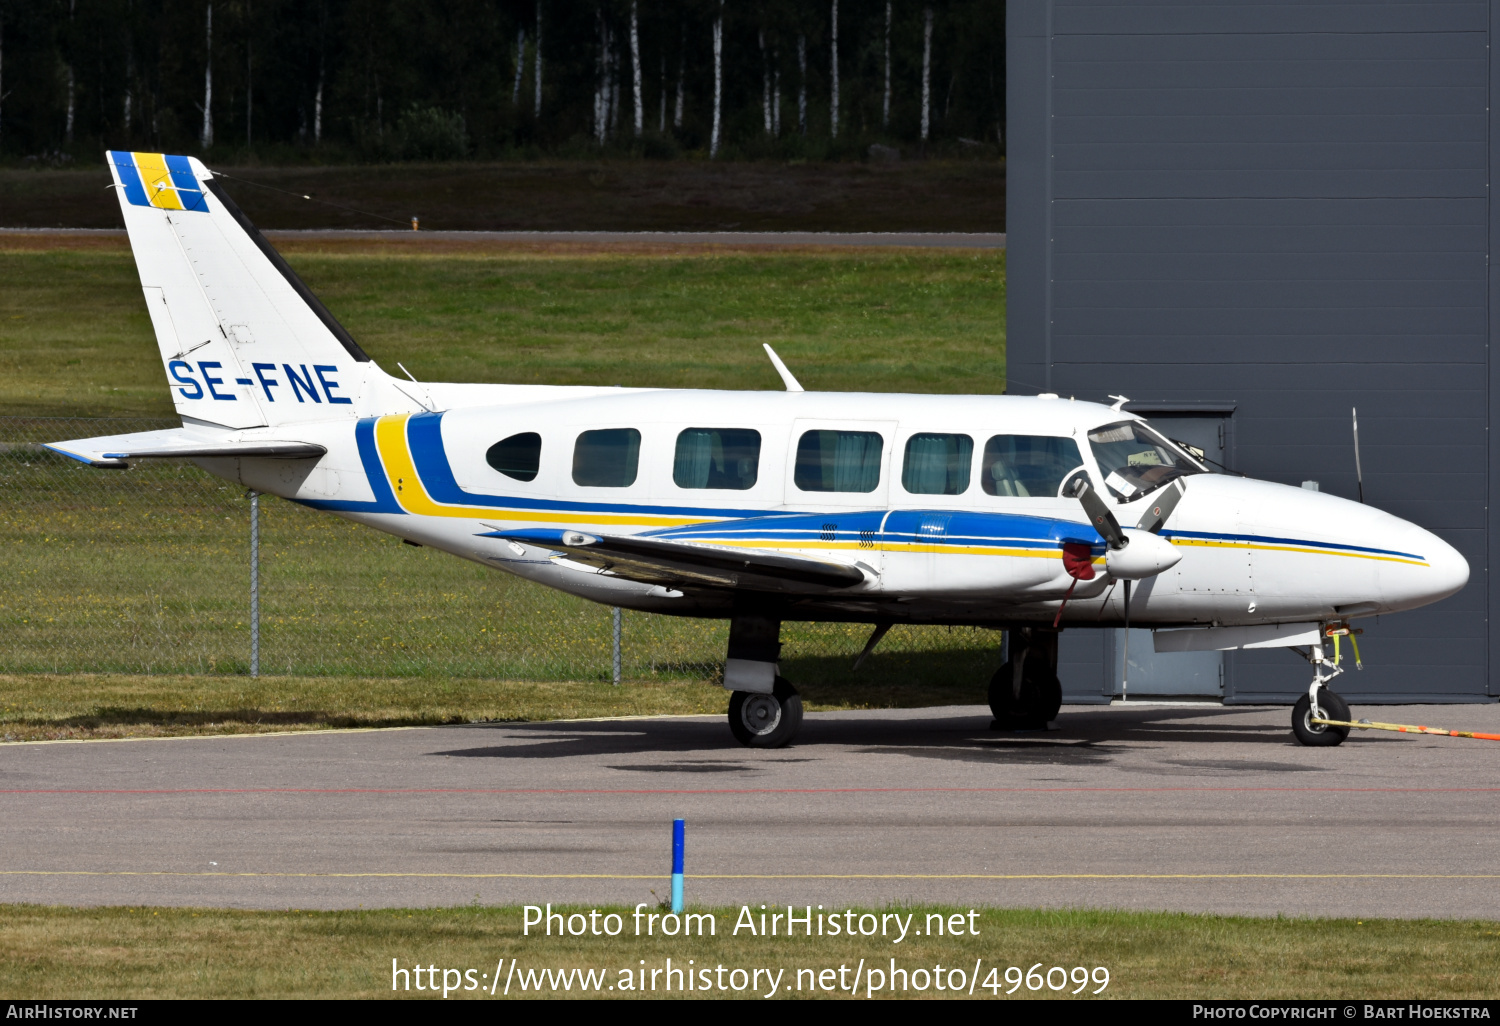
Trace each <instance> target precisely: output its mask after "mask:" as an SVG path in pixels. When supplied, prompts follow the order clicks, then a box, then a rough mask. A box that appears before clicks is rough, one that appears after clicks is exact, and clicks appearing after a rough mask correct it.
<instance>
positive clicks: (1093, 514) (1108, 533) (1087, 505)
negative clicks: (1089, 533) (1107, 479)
mask: <svg viewBox="0 0 1500 1026" xmlns="http://www.w3.org/2000/svg"><path fill="white" fill-rule="evenodd" d="M1073 497H1074V498H1075V499H1077V500H1078V501H1079V503H1081V504H1082V505H1083V511H1084V513H1086V514H1088V518H1089V523H1091V524H1093V525H1094V530H1096V531H1098V532H1099V534H1100V535H1101V536H1102V537H1103V538H1104V542H1105V544H1106V545H1108V546H1109V547H1110V548H1112V549H1123V548H1124V547H1125V546H1126V545H1128V544H1129V543H1130V539H1128V538H1126V537H1125V532H1124V531H1122V530H1120V522H1119V521H1118V520H1116V519H1115V515H1114V514H1113V513H1111V512H1110V511H1109V507H1108V506H1107V505H1105V503H1104V500H1103V499H1101V498H1099V493H1098V492H1096V491H1094V488H1093V486H1092V485H1090V484H1089V483H1088V481H1087V480H1086V479H1085V478H1083V477H1079V479H1078V483H1077V484H1076V485H1074V486H1073Z"/></svg>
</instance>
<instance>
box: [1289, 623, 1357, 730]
mask: <svg viewBox="0 0 1500 1026" xmlns="http://www.w3.org/2000/svg"><path fill="white" fill-rule="evenodd" d="M1346 630H1347V628H1346ZM1307 658H1308V662H1310V663H1312V664H1313V679H1312V684H1311V685H1309V687H1308V689H1307V694H1305V695H1303V696H1302V697H1301V698H1299V699H1297V704H1296V705H1293V706H1292V735H1293V736H1294V737H1296V739H1297V743H1298V744H1303V745H1307V746H1308V747H1309V748H1332V747H1333V746H1335V745H1340V744H1343V743H1344V739H1345V738H1346V737H1348V736H1349V728H1348V727H1333V726H1329V725H1328V724H1326V723H1316V722H1314V721H1315V720H1343V721H1344V722H1346V723H1347V722H1348V721H1349V703H1348V702H1346V701H1344V700H1343V699H1342V698H1340V697H1339V696H1338V695H1336V694H1334V693H1333V692H1332V691H1329V690H1328V689H1327V688H1325V687H1324V686H1323V685H1324V684H1326V683H1328V682H1329V681H1331V680H1333V678H1335V677H1337V676H1338V675H1339V674H1341V673H1343V672H1344V669H1343V667H1341V666H1339V664H1338V663H1337V662H1332V663H1330V662H1329V661H1328V659H1327V658H1326V657H1325V655H1324V652H1323V641H1322V639H1321V638H1319V639H1318V643H1317V644H1316V645H1313V646H1312V650H1311V652H1310V653H1309V654H1308V657H1307Z"/></svg>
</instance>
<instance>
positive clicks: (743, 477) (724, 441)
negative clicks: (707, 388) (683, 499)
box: [672, 428, 760, 491]
mask: <svg viewBox="0 0 1500 1026" xmlns="http://www.w3.org/2000/svg"><path fill="white" fill-rule="evenodd" d="M759 473H760V432H759V431H753V430H751V429H749V428H688V429H687V430H686V431H684V432H682V433H681V434H680V435H678V436H677V453H676V456H675V458H674V459H673V460H672V481H673V482H674V483H675V484H676V485H677V487H678V488H733V489H736V490H739V491H744V490H745V489H747V488H754V487H755V481H756V478H757V477H758V476H759Z"/></svg>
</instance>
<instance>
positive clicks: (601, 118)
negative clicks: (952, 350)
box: [594, 7, 609, 146]
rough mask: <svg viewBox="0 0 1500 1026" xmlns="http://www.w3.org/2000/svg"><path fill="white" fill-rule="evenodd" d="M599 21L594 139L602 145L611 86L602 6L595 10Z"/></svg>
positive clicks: (607, 116)
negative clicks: (608, 77)
mask: <svg viewBox="0 0 1500 1026" xmlns="http://www.w3.org/2000/svg"><path fill="white" fill-rule="evenodd" d="M595 16H596V20H597V21H598V23H599V60H598V81H597V82H596V83H595V84H594V139H595V140H596V141H597V142H598V143H599V145H600V146H603V145H604V130H605V124H606V122H607V120H608V118H609V87H608V85H606V82H607V81H608V79H607V77H606V76H607V75H608V74H609V44H608V42H607V40H606V38H605V35H604V8H602V7H600V8H598V9H597V11H596V12H595Z"/></svg>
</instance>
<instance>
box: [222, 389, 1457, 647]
mask: <svg viewBox="0 0 1500 1026" xmlns="http://www.w3.org/2000/svg"><path fill="white" fill-rule="evenodd" d="M422 389H423V393H424V394H423V395H422V399H423V400H424V403H425V404H426V405H428V406H431V407H432V408H434V409H436V410H439V411H443V412H441V413H433V412H426V411H417V412H408V413H392V414H387V415H385V416H381V417H364V418H362V419H360V420H358V421H355V420H353V419H346V420H340V421H327V422H312V423H308V422H304V423H301V424H299V425H298V426H297V429H296V436H297V438H298V439H299V440H302V441H305V442H313V443H317V444H320V445H323V446H326V447H327V449H328V453H327V455H326V456H324V457H323V458H322V459H321V460H318V461H316V462H314V461H311V460H263V459H249V458H242V459H237V460H229V459H214V460H202V461H200V462H201V463H202V464H203V465H204V466H205V467H206V468H208V469H210V470H212V471H213V472H215V473H218V474H221V475H223V476H227V477H232V478H234V479H237V480H239V481H241V482H242V483H244V484H246V485H247V486H249V487H252V488H256V489H259V490H262V491H266V492H271V493H274V494H277V495H281V496H283V497H285V498H288V499H292V500H295V501H298V502H301V503H304V504H306V505H309V506H313V507H315V508H321V509H325V510H329V511H331V512H335V513H338V514H339V515H342V516H346V517H348V518H350V519H352V520H356V521H359V522H361V523H365V524H368V525H370V526H372V527H375V528H377V529H379V530H382V531H387V532H389V533H391V534H395V535H399V536H400V537H402V538H405V539H409V540H411V541H414V542H418V543H420V544H423V545H429V546H433V547H435V548H439V549H442V550H445V551H448V552H451V553H453V554H454V555H458V556H462V557H464V558H467V559H472V560H477V561H479V562H482V563H485V564H487V565H490V566H494V567H498V568H501V569H504V570H508V571H510V572H512V573H515V574H519V575H521V576H523V577H527V578H530V579H532V580H536V581H538V582H540V583H543V584H546V585H548V586H551V587H554V588H559V589H562V590H565V591H568V592H572V593H574V594H578V595H582V596H585V597H587V598H590V599H594V600H597V601H600V602H605V603H608V604H612V605H620V606H626V607H630V608H637V609H644V610H650V611H655V612H662V613H669V614H678V615H688V616H694V615H696V616H724V615H727V613H728V610H729V601H730V599H729V596H727V595H725V594H723V593H717V592H714V591H712V590H699V591H695V590H693V589H691V588H687V587H684V588H683V589H681V590H678V589H674V588H665V587H662V586H660V585H648V584H643V583H637V582H633V581H629V580H626V579H624V578H622V577H617V576H614V575H612V574H610V573H607V572H600V571H599V570H597V569H596V568H594V567H590V566H584V565H582V564H579V563H575V562H571V561H569V560H568V559H565V558H560V557H558V556H557V555H556V554H555V553H553V552H550V551H549V550H548V549H547V548H546V547H545V546H534V545H521V544H518V543H516V542H515V541H507V540H505V539H503V538H498V537H484V536H485V535H490V534H495V533H496V532H502V533H503V532H507V531H513V530H516V529H524V528H557V527H567V528H571V529H577V530H581V531H596V532H601V533H606V534H614V535H625V534H637V533H641V532H662V531H667V530H670V531H671V532H672V537H673V538H674V539H677V540H684V541H693V542H699V543H702V544H710V545H716V544H722V545H728V546H740V547H746V548H754V549H757V550H760V551H782V552H789V553H796V554H798V555H804V556H808V557H811V558H816V559H821V560H825V561H829V562H838V563H844V564H852V565H854V566H857V567H859V568H860V569H861V570H862V571H864V572H865V574H866V579H865V581H864V583H863V584H862V585H859V586H856V587H853V588H850V589H848V590H846V591H844V592H841V593H839V594H837V595H826V594H823V595H817V594H808V595H802V596H794V597H793V598H792V599H791V600H790V601H791V602H792V612H790V613H789V614H788V618H791V619H849V620H894V621H898V622H920V623H969V624H992V625H1001V624H1014V623H1027V622H1041V621H1045V622H1051V621H1052V619H1053V618H1054V617H1055V616H1056V613H1057V609H1058V606H1059V604H1060V603H1061V602H1062V600H1063V597H1064V595H1065V594H1066V593H1067V592H1068V588H1069V586H1070V585H1071V584H1073V583H1074V582H1073V578H1071V577H1070V576H1069V575H1068V574H1067V572H1066V571H1065V569H1064V565H1063V561H1062V559H1061V548H1060V547H1061V544H1062V543H1063V542H1065V541H1068V542H1075V543H1077V542H1082V543H1087V544H1089V545H1090V546H1092V548H1093V551H1094V554H1095V558H1094V563H1095V564H1096V566H1097V569H1098V571H1099V572H1098V573H1097V575H1096V576H1095V577H1094V578H1093V579H1092V580H1087V581H1082V582H1079V583H1078V584H1077V585H1076V587H1075V589H1074V591H1073V594H1072V595H1071V597H1070V599H1069V601H1068V603H1067V605H1066V608H1065V609H1064V612H1063V616H1062V624H1063V625H1068V626H1101V625H1115V624H1118V623H1119V622H1120V620H1121V618H1122V616H1123V613H1124V594H1123V589H1122V588H1119V587H1116V586H1115V585H1116V584H1117V583H1118V582H1117V581H1116V580H1115V579H1113V578H1112V577H1111V576H1110V575H1109V574H1108V573H1107V572H1106V570H1105V566H1104V562H1105V560H1104V547H1103V541H1102V539H1101V537H1100V535H1099V534H1098V533H1096V532H1095V531H1094V529H1093V528H1092V527H1090V526H1089V524H1088V523H1087V521H1086V518H1085V515H1084V513H1083V510H1082V508H1081V507H1080V505H1079V502H1078V500H1076V499H1073V498H1069V497H1066V496H1064V495H1060V494H1056V493H1055V492H1054V493H1053V494H1005V492H1007V491H1010V492H1017V491H1021V492H1024V489H1023V488H1021V487H1020V486H1018V485H1017V486H1010V485H1006V486H1004V487H1000V486H998V485H995V484H994V483H993V482H990V483H989V484H987V483H986V482H987V480H988V479H986V477H985V476H984V475H985V466H984V462H985V460H986V459H987V456H986V455H984V454H987V453H988V452H989V451H990V450H989V449H988V448H987V445H988V444H989V442H990V440H991V439H994V438H996V437H1004V436H1026V437H1028V438H1037V437H1050V438H1053V439H1072V440H1073V441H1074V443H1075V444H1076V446H1077V451H1078V453H1079V455H1080V458H1081V463H1080V467H1081V469H1082V470H1083V471H1084V472H1085V473H1087V474H1088V475H1089V477H1090V480H1091V481H1092V482H1093V484H1094V486H1095V488H1096V489H1097V488H1099V487H1100V485H1101V483H1102V482H1103V480H1104V478H1105V476H1106V475H1104V474H1103V473H1101V471H1100V468H1099V466H1098V464H1097V462H1096V459H1095V456H1094V454H1093V453H1092V452H1091V449H1090V445H1089V443H1088V441H1087V438H1086V436H1087V434H1088V432H1089V431H1091V430H1094V429H1096V428H1099V427H1101V426H1102V425H1108V424H1117V423H1119V422H1121V421H1129V420H1136V419H1138V418H1135V417H1133V416H1132V415H1130V414H1127V413H1121V412H1117V411H1115V410H1113V409H1111V408H1109V407H1105V406H1101V405H1097V404H1094V403H1087V402H1074V401H1071V400H1066V399H1049V398H1022V397H1004V396H949V395H902V394H860V393H819V392H723V391H701V390H647V389H590V388H549V387H543V386H499V385H495V386H473V385H466V386H452V385H424V386H422ZM408 409H412V410H416V407H408ZM622 429H633V430H634V431H635V432H637V433H638V436H639V437H638V443H636V444H637V448H636V451H635V457H634V458H635V460H636V465H635V469H634V472H633V473H632V474H630V475H629V476H630V478H631V480H629V481H628V482H626V481H624V475H618V479H617V480H615V481H612V482H610V483H608V484H600V483H597V482H595V483H587V481H586V483H582V484H580V483H578V481H579V475H580V474H582V475H583V477H584V478H585V480H586V479H587V478H588V476H589V474H588V472H587V470H583V471H580V469H579V467H580V466H582V465H583V464H581V463H579V460H583V459H584V457H583V456H580V455H579V454H578V453H577V452H576V451H575V446H577V445H578V443H579V438H580V435H582V434H583V433H585V432H591V431H604V432H609V431H614V432H617V433H618V432H619V431H621V430H622ZM694 429H700V433H701V430H702V429H712V430H715V431H727V430H733V431H735V432H740V433H741V434H740V435H736V436H735V437H748V436H744V435H743V433H744V432H747V431H748V432H755V433H756V434H757V435H758V438H759V452H758V457H757V460H756V465H755V466H754V467H753V468H751V469H750V471H749V476H753V483H752V484H750V486H749V487H694V486H693V484H694V482H693V481H692V480H688V481H687V482H686V484H684V478H685V477H689V478H690V477H691V476H692V474H691V470H687V471H685V470H684V469H683V467H684V460H685V457H684V456H683V452H684V450H683V448H682V445H683V444H685V443H683V442H681V441H680V438H681V437H682V436H683V433H684V432H691V431H693V430H694ZM817 431H821V432H826V433H827V434H825V435H823V436H819V437H826V438H828V439H830V440H834V439H840V438H846V437H856V436H857V437H858V438H861V439H866V440H868V439H870V438H871V436H874V435H878V436H879V441H878V445H879V451H878V454H877V453H876V452H875V450H874V449H873V448H870V449H869V450H868V452H866V453H865V454H864V460H865V463H864V464H863V465H864V466H865V467H866V469H867V471H868V472H867V473H865V474H863V475H862V476H861V475H854V477H853V478H851V484H852V486H853V487H857V488H859V489H861V490H808V489H806V488H804V487H802V486H801V484H802V483H805V481H803V482H801V483H799V477H798V470H797V458H798V451H799V444H802V445H803V446H804V447H805V445H806V443H805V442H804V441H803V440H804V438H805V436H806V435H807V433H808V432H817ZM529 433H534V434H536V435H538V436H539V437H540V449H539V455H538V457H537V459H536V462H535V468H534V470H535V472H534V476H533V477H531V478H530V479H529V480H522V479H520V478H518V477H516V476H513V474H507V473H502V472H501V471H499V470H497V469H496V468H495V467H494V466H492V465H491V462H490V460H487V454H488V453H489V452H490V450H491V447H492V446H495V444H496V443H497V442H500V441H501V440H502V439H510V438H515V437H518V436H525V435H527V434H529ZM840 433H842V434H840ZM257 434H267V436H268V437H269V436H270V435H272V434H276V430H275V429H271V428H262V429H252V430H249V431H241V432H238V433H237V435H238V436H243V437H245V438H252V437H254V436H256V435H257ZM281 434H285V432H284V431H282V432H281ZM914 436H922V437H921V438H919V439H917V440H916V441H913V439H914ZM610 437H617V436H610ZM726 437H728V436H726ZM933 437H941V438H947V439H952V438H955V437H958V438H967V439H969V440H970V443H969V444H970V447H971V449H970V455H969V457H968V459H969V460H970V463H971V469H967V470H965V471H964V475H965V476H966V483H963V486H962V487H961V488H959V487H957V486H956V485H951V484H950V485H949V491H952V492H953V493H952V494H931V492H930V490H929V491H925V492H913V491H912V490H911V489H910V488H908V487H907V485H908V483H909V482H910V481H911V480H912V479H913V478H912V472H911V469H910V467H909V466H908V464H907V461H908V460H911V459H913V458H915V457H914V456H913V455H912V453H914V452H916V451H918V450H920V449H921V448H922V446H923V445H929V447H930V443H928V442H925V441H924V439H931V438H933ZM830 444H832V442H830ZM840 444H842V443H840ZM868 444H870V445H872V446H873V445H874V444H875V443H873V442H871V443H868ZM1069 451H1071V449H1070V450H1069ZM840 458H842V457H840ZM871 461H878V475H877V474H875V472H874V469H873V467H874V464H873V463H872V462H871ZM585 462H586V461H585ZM742 463H743V461H742ZM740 470H741V471H742V473H741V476H740V478H739V479H738V480H739V484H741V485H742V484H743V483H744V481H745V480H746V474H745V473H743V471H744V470H745V467H744V466H743V465H742V466H741V467H740ZM955 474H956V472H955ZM523 476H524V475H523ZM700 476H701V475H700ZM856 478H857V479H856ZM955 479H956V478H955ZM830 480H832V479H831V478H830ZM1186 480H1187V487H1186V491H1185V493H1184V497H1183V498H1182V500H1181V503H1180V505H1178V507H1177V509H1176V510H1175V512H1173V513H1172V514H1171V516H1170V519H1169V522H1168V523H1167V526H1166V529H1165V530H1163V531H1162V534H1161V536H1162V537H1163V538H1165V539H1166V540H1168V541H1169V542H1170V543H1171V544H1172V545H1173V546H1174V547H1175V548H1176V549H1177V550H1178V551H1179V552H1180V554H1181V559H1180V560H1179V561H1178V562H1177V563H1176V565H1175V566H1172V567H1171V568H1170V569H1168V570H1166V571H1165V572H1162V573H1160V574H1158V575H1156V576H1153V577H1149V578H1147V579H1146V580H1143V581H1140V582H1138V583H1137V584H1136V586H1135V589H1134V595H1133V596H1132V598H1131V607H1130V616H1131V621H1132V622H1133V623H1138V624H1141V625H1143V626H1146V625H1151V626H1161V625H1169V624H1182V625H1186V624H1215V625H1225V626H1227V625H1245V624H1264V623H1291V622H1303V621H1313V620H1329V619H1335V618H1347V617H1351V616H1366V615H1374V614H1377V613H1389V612H1395V611H1398V610H1402V609H1409V608H1413V607H1416V606H1420V605H1424V604H1427V603H1430V602H1433V601H1436V600H1438V599H1440V598H1443V597H1445V596H1447V595H1450V594H1453V593H1454V592H1456V591H1457V590H1458V589H1460V588H1461V587H1463V585H1464V583H1465V582H1466V581H1467V578H1468V566H1467V564H1466V563H1465V561H1464V560H1463V558H1462V557H1461V556H1460V555H1459V554H1458V553H1457V552H1456V551H1455V550H1454V549H1453V548H1452V547H1451V546H1449V545H1448V544H1447V543H1445V542H1444V541H1442V540H1441V539H1439V538H1438V537H1436V536H1435V535H1433V534H1431V533H1430V532H1428V531H1425V530H1423V529H1422V528H1420V527H1417V526H1416V525H1414V524H1411V523H1408V522H1406V521H1403V520H1401V519H1398V518H1397V517H1394V516H1392V515H1390V514H1388V513H1384V512H1381V511H1380V510H1377V509H1374V508H1372V507H1370V506H1365V505H1361V504H1359V503H1355V502H1350V501H1348V500H1345V499H1340V498H1336V497H1334V496H1331V495H1326V494H1322V493H1319V492H1314V491H1308V490H1304V489H1301V488H1295V487H1290V486H1287V485H1281V484H1274V483H1270V482H1266V481H1257V480H1251V479H1247V478H1239V477H1233V476H1229V475H1225V474H1209V473H1199V474H1194V475H1192V476H1191V477H1189V478H1187V479H1186ZM834 483H835V484H836V485H837V484H838V482H836V481H835V482H834ZM871 484H873V487H867V486H869V485H871ZM1103 494H1106V495H1107V494H1108V493H1107V492H1105V493H1103ZM1152 499H1153V493H1148V494H1146V495H1144V496H1142V497H1140V498H1138V499H1136V500H1134V501H1133V502H1123V503H1120V502H1114V501H1113V499H1112V500H1111V505H1112V508H1113V511H1114V512H1115V515H1116V517H1117V518H1118V520H1119V522H1120V523H1121V524H1123V525H1125V526H1127V527H1131V526H1133V525H1134V524H1135V523H1136V522H1137V520H1138V519H1140V517H1141V516H1142V515H1143V514H1144V513H1145V512H1146V510H1147V509H1149V507H1150V504H1151V502H1152ZM768 517H770V518H773V519H769V520H768V519H766V518H768ZM747 519H749V520H750V521H751V522H752V523H753V524H754V525H755V527H754V529H753V530H749V529H746V530H740V531H738V533H736V532H733V531H728V530H727V529H725V526H726V525H728V524H729V523H731V522H735V521H742V520H747ZM715 525H720V529H718V530H716V528H715Z"/></svg>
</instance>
